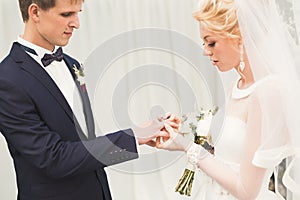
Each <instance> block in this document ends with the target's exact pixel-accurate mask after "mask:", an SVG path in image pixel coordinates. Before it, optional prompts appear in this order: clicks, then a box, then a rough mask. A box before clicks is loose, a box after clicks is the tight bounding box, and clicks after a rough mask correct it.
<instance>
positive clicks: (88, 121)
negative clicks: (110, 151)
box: [64, 55, 96, 139]
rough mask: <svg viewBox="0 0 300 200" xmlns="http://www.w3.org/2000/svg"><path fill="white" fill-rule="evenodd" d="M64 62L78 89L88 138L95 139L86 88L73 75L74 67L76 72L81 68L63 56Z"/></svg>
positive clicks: (75, 62)
mask: <svg viewBox="0 0 300 200" xmlns="http://www.w3.org/2000/svg"><path fill="white" fill-rule="evenodd" d="M64 61H65V62H66V64H67V66H68V68H69V70H70V73H71V74H72V76H73V78H74V80H75V83H76V86H77V88H78V91H79V94H80V97H81V101H82V107H83V111H84V117H85V121H86V125H87V130H88V138H89V139H92V138H95V137H96V136H95V124H94V118H93V112H92V109H91V104H90V100H89V97H88V94H87V90H86V86H85V84H82V85H80V83H79V81H78V80H77V77H76V75H75V70H74V67H75V68H77V69H78V70H79V69H80V68H81V66H80V65H79V63H78V62H77V61H75V60H73V59H71V58H70V57H69V56H67V55H64Z"/></svg>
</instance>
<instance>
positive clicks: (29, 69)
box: [0, 43, 138, 200]
mask: <svg viewBox="0 0 300 200" xmlns="http://www.w3.org/2000/svg"><path fill="white" fill-rule="evenodd" d="M64 61H65V62H66V64H67V65H68V67H69V69H70V73H72V75H73V77H74V73H73V70H72V68H73V65H74V64H75V65H76V66H77V67H80V66H79V63H78V62H77V61H76V60H74V59H73V58H71V57H69V56H67V55H65V54H64ZM79 91H80V94H81V97H82V101H83V107H84V114H85V117H86V121H87V127H88V132H89V133H88V135H89V138H86V137H85V135H84V134H83V133H82V131H81V130H80V128H78V122H77V120H76V118H75V117H74V116H73V113H72V110H71V108H70V106H69V104H68V103H67V101H66V99H65V98H64V96H63V94H62V93H61V91H60V90H59V88H58V87H57V86H56V84H55V83H54V82H53V80H52V79H51V77H50V76H49V75H48V74H47V72H46V71H45V70H44V69H42V67H41V66H40V65H39V64H38V63H37V62H36V61H35V60H34V59H33V58H31V56H29V55H28V54H27V53H26V52H25V51H24V50H23V49H22V48H21V47H20V45H19V44H18V43H14V44H13V46H12V49H11V51H10V53H9V55H8V56H7V57H6V58H5V59H4V60H3V61H2V62H1V64H0V131H1V133H2V134H3V135H4V137H5V139H6V141H7V144H8V148H9V151H10V154H11V156H12V158H13V161H14V166H15V171H16V176H17V186H18V199H20V200H83V199H88V200H101V199H105V200H109V199H111V195H110V192H109V186H108V182H107V177H106V174H105V171H104V167H106V166H109V165H113V164H117V163H121V162H124V161H127V160H131V159H135V158H137V157H138V154H137V150H136V141H135V138H134V135H133V132H132V130H131V129H128V130H123V131H118V132H116V133H111V134H107V135H106V136H101V137H95V133H94V124H93V116H92V112H91V108H90V103H89V100H88V96H87V94H86V92H85V91H82V90H79Z"/></svg>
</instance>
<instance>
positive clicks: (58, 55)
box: [18, 43, 63, 67]
mask: <svg viewBox="0 0 300 200" xmlns="http://www.w3.org/2000/svg"><path fill="white" fill-rule="evenodd" d="M18 45H19V46H20V47H21V48H22V49H24V50H25V51H27V52H29V53H32V54H34V55H36V56H37V55H38V54H37V53H36V52H35V50H34V49H31V48H29V47H27V46H24V45H22V44H20V43H18ZM62 59H63V51H62V48H61V47H59V48H58V49H57V50H56V52H55V53H53V54H47V53H46V54H45V55H44V57H43V58H42V63H43V65H44V67H47V66H48V65H50V64H51V63H52V62H53V61H54V60H56V61H59V62H60V61H62Z"/></svg>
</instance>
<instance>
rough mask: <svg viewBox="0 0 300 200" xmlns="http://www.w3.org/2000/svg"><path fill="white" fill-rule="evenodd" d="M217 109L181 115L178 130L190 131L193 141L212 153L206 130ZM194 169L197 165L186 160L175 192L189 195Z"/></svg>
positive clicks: (209, 137) (210, 141)
mask: <svg viewBox="0 0 300 200" xmlns="http://www.w3.org/2000/svg"><path fill="white" fill-rule="evenodd" d="M217 111H218V107H217V106H215V107H214V108H213V109H210V110H206V111H205V110H200V111H199V112H197V113H192V114H190V115H183V116H182V122H181V128H180V132H182V133H192V134H193V135H194V143H196V144H197V145H201V146H202V147H203V148H204V149H206V150H207V151H209V152H210V153H212V154H213V153H214V148H213V147H212V146H211V143H212V140H211V135H210V134H209V133H208V132H209V129H210V124H211V120H212V117H213V115H215V113H216V112H217ZM196 153H197V152H196ZM196 169H197V166H195V165H194V164H192V163H191V162H189V161H188V163H187V166H186V168H185V170H184V173H183V175H182V177H181V178H180V180H179V182H178V184H177V186H176V188H175V189H176V192H179V193H180V194H182V195H187V196H190V195H191V191H192V184H193V180H194V175H195V171H196Z"/></svg>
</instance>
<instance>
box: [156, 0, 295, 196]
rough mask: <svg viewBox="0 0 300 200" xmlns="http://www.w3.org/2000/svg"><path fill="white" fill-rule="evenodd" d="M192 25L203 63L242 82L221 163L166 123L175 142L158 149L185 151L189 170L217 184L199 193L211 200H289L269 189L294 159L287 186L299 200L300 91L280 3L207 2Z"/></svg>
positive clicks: (236, 88) (232, 103)
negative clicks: (207, 61)
mask: <svg viewBox="0 0 300 200" xmlns="http://www.w3.org/2000/svg"><path fill="white" fill-rule="evenodd" d="M194 18H195V19H196V20H197V21H198V22H199V25H200V32H201V38H202V40H203V46H204V55H206V56H208V57H209V59H210V60H211V62H212V64H213V65H214V66H215V67H217V68H218V70H219V71H221V72H226V71H229V70H232V69H234V70H236V71H237V72H238V74H239V75H240V76H239V78H238V80H236V81H235V83H234V84H233V86H232V90H231V93H230V95H229V96H228V98H227V103H226V108H225V119H224V124H223V129H222V132H221V133H220V136H219V138H218V140H217V142H216V144H215V155H211V154H207V153H205V151H203V150H202V147H201V146H199V145H196V144H192V142H190V141H188V140H187V139H186V138H184V137H183V136H182V135H181V134H178V133H177V130H175V129H172V128H171V127H170V126H169V125H168V124H167V123H166V124H165V128H166V129H165V131H167V132H168V134H169V137H168V138H165V139H164V140H163V141H164V142H161V141H160V140H159V141H157V148H161V149H166V150H182V151H186V152H187V155H188V160H189V162H190V163H192V164H194V165H196V166H197V167H198V168H199V170H201V171H203V172H204V173H205V174H206V175H207V176H209V177H210V178H211V179H212V180H213V181H210V182H207V183H206V184H207V185H206V186H205V189H203V190H202V191H201V192H202V198H203V199H205V200H215V199H218V200H220V199H226V200H228V199H259V200H271V199H283V197H282V196H281V195H280V193H279V192H278V191H276V192H271V191H269V190H268V184H269V180H270V177H271V175H272V174H273V173H274V174H275V177H277V172H276V170H275V168H276V167H277V166H278V165H279V164H280V162H281V161H282V160H283V159H285V158H289V160H291V162H289V165H288V167H287V170H286V172H285V174H284V177H283V183H284V184H285V186H286V187H287V189H288V191H289V192H290V193H292V195H291V199H293V200H296V199H300V194H299V180H298V181H296V180H294V179H293V170H294V172H295V165H294V164H293V163H294V162H295V160H296V159H297V158H298V159H299V156H300V155H297V152H298V154H299V148H300V125H299V122H300V119H299V116H300V115H299V113H300V104H299V102H300V83H299V77H298V75H297V69H296V62H295V54H294V52H295V48H294V45H293V41H292V40H291V38H290V36H289V34H288V32H287V31H286V30H285V27H283V26H282V25H281V21H280V18H279V15H278V14H277V10H276V4H275V1H274V0H251V1H249V0H201V1H200V8H199V10H198V11H196V12H195V13H194ZM298 67H299V66H298ZM193 152H198V153H193ZM195 158H196V159H195ZM297 192H298V193H297Z"/></svg>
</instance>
